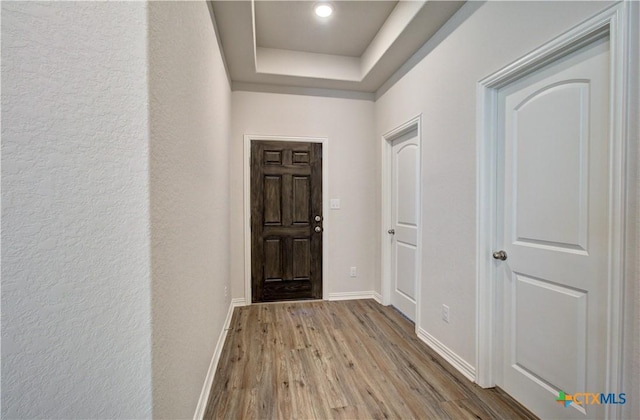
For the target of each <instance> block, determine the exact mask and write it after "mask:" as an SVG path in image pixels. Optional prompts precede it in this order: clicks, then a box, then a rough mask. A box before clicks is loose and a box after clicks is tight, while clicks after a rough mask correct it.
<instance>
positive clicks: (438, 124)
mask: <svg viewBox="0 0 640 420" xmlns="http://www.w3.org/2000/svg"><path fill="white" fill-rule="evenodd" d="M604 7H606V4H605V3H598V2H488V3H485V4H484V5H478V4H476V3H468V4H466V5H465V6H463V8H462V9H461V10H460V11H459V12H458V14H457V15H456V16H454V18H453V19H454V21H455V22H458V23H459V24H458V25H457V27H456V28H455V30H453V31H449V32H450V33H448V34H446V35H445V36H442V34H443V32H445V33H446V32H447V29H445V30H444V31H443V32H441V33H440V36H437V37H436V38H439V39H440V42H439V43H436V42H434V43H432V44H431V45H429V46H428V47H429V48H430V49H431V51H430V52H429V54H428V55H426V57H425V58H424V59H422V60H421V61H420V62H419V63H418V64H417V65H416V66H415V67H414V68H413V69H412V70H410V71H409V72H408V73H407V74H406V75H405V76H404V77H402V79H400V80H399V81H398V82H397V83H396V84H395V85H394V86H393V87H391V88H390V89H389V90H388V91H387V92H386V93H384V94H383V95H382V96H381V97H380V98H379V99H378V100H377V101H376V109H375V111H376V123H377V130H376V134H377V135H378V136H380V135H382V134H383V133H385V132H387V131H388V130H390V129H392V128H394V127H396V126H398V125H400V124H402V123H403V122H405V121H407V120H409V119H410V118H412V117H413V116H415V115H417V114H418V113H423V134H422V144H423V148H422V159H423V160H422V162H423V175H424V176H423V180H422V183H423V185H422V188H423V189H422V193H423V195H422V197H423V201H422V203H423V208H422V220H423V225H424V228H423V237H422V238H423V255H422V296H421V302H422V317H421V319H420V326H421V327H422V328H424V329H425V330H426V331H427V332H429V333H430V334H431V335H433V336H434V337H435V338H436V339H438V340H439V341H441V342H442V343H443V344H445V345H446V346H447V347H449V348H450V349H451V350H453V351H454V352H455V353H457V354H458V355H459V356H461V357H462V358H463V359H464V360H466V361H467V362H468V363H470V364H471V365H473V366H475V345H476V335H475V327H476V316H475V311H476V293H475V289H476V265H475V258H476V247H475V244H476V221H475V217H476V164H475V161H476V131H475V128H476V83H477V82H478V81H479V80H481V79H483V78H484V77H486V76H488V75H489V74H491V73H493V72H495V71H497V70H499V69H500V68H502V67H504V66H505V65H507V64H509V63H510V62H512V61H514V60H516V59H517V58H519V57H521V56H523V55H524V54H526V53H528V52H529V51H532V50H533V49H535V48H536V47H538V46H540V45H542V44H543V43H544V42H546V41H548V40H550V39H552V38H553V37H555V36H557V35H559V34H561V33H562V32H565V31H566V30H568V29H569V28H571V27H572V26H574V25H576V24H578V23H580V22H581V21H583V20H585V19H587V18H588V17H590V16H592V15H594V14H595V13H597V12H598V11H599V10H601V9H603V8H604ZM474 9H477V10H476V11H475V12H474V13H470V11H472V10H474ZM448 26H449V27H451V23H450V24H449V25H448ZM379 161H380V157H379V156H378V162H379ZM378 240H379V239H378ZM377 287H380V286H379V285H377ZM442 304H447V305H449V307H450V322H449V323H445V322H443V321H442V319H441V313H440V311H441V309H440V308H441V307H442Z"/></svg>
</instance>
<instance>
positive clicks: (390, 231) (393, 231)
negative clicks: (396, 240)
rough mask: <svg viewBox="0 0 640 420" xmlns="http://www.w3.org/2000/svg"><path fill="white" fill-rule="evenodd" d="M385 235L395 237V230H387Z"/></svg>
mask: <svg viewBox="0 0 640 420" xmlns="http://www.w3.org/2000/svg"><path fill="white" fill-rule="evenodd" d="M387 233H388V234H389V235H395V234H396V230H395V229H389V230H388V231H387Z"/></svg>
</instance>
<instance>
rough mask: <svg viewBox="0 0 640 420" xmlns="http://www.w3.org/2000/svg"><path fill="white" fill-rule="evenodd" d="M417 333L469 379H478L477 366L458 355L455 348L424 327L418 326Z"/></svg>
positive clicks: (473, 380)
mask: <svg viewBox="0 0 640 420" xmlns="http://www.w3.org/2000/svg"><path fill="white" fill-rule="evenodd" d="M417 334H418V338H419V339H420V340H422V341H423V342H424V343H425V344H426V345H428V346H429V347H431V348H432V349H433V351H435V352H436V353H438V354H439V355H440V356H442V358H443V359H444V360H446V361H447V362H449V364H451V366H453V367H454V368H456V369H457V370H458V371H459V372H460V373H462V374H463V375H464V376H465V377H466V378H467V379H469V380H470V381H471V382H475V381H476V368H474V367H473V366H471V365H470V364H469V363H468V362H467V361H466V360H464V359H463V358H462V357H460V356H458V355H457V354H456V353H455V352H454V351H453V350H451V349H450V348H449V347H447V346H445V345H444V344H442V343H441V342H440V341H438V340H437V339H436V338H435V337H434V336H432V335H431V334H429V333H428V332H426V331H425V330H423V329H422V328H417Z"/></svg>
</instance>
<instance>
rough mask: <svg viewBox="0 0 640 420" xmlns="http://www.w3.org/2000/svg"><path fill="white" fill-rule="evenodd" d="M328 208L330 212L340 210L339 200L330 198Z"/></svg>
mask: <svg viewBox="0 0 640 420" xmlns="http://www.w3.org/2000/svg"><path fill="white" fill-rule="evenodd" d="M329 207H331V210H339V209H340V199H339V198H332V199H331V201H329Z"/></svg>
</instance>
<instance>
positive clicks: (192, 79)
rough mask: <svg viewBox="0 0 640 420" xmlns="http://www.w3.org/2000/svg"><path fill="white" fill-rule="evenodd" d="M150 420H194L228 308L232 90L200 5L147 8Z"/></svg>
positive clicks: (206, 14)
mask: <svg viewBox="0 0 640 420" xmlns="http://www.w3.org/2000/svg"><path fill="white" fill-rule="evenodd" d="M149 91H150V97H151V98H150V99H151V102H150V122H149V123H150V127H151V152H150V153H151V160H150V171H151V241H152V250H151V257H152V272H153V282H152V284H153V287H152V314H153V416H154V417H156V418H187V417H192V416H193V413H194V411H195V409H196V404H197V401H198V397H199V395H200V391H201V390H202V386H203V384H204V381H205V375H206V374H207V370H208V367H209V363H210V362H211V357H212V355H213V353H214V348H215V345H216V341H217V339H218V336H219V335H220V332H221V331H222V328H223V323H224V320H225V316H226V313H227V308H228V307H229V301H230V299H229V297H228V296H225V289H227V288H228V287H229V283H228V279H229V276H228V273H229V268H228V266H229V247H228V242H229V227H228V226H229V223H228V220H229V198H228V191H229V175H228V161H229V150H228V142H229V124H230V114H229V113H230V108H231V92H230V88H229V83H228V82H227V78H226V74H225V70H224V67H223V63H222V59H221V55H220V52H219V50H218V44H217V41H216V37H215V33H214V30H213V26H212V23H211V18H210V15H209V11H208V9H207V6H206V4H205V2H150V3H149Z"/></svg>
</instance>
